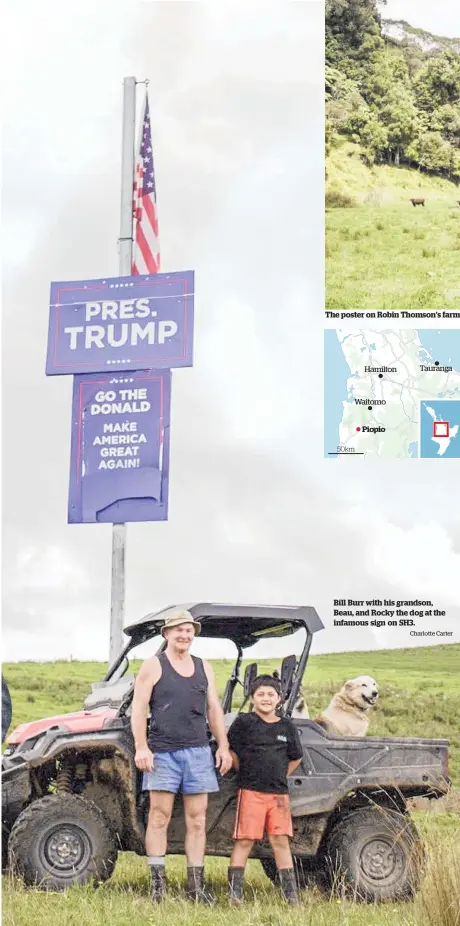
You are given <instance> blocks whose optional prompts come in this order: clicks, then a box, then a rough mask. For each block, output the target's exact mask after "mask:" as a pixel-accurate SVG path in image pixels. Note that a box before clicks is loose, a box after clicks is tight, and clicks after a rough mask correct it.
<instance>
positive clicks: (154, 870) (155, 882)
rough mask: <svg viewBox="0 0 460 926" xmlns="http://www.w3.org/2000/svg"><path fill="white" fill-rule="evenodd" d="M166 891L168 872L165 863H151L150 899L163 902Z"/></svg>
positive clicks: (154, 901)
mask: <svg viewBox="0 0 460 926" xmlns="http://www.w3.org/2000/svg"><path fill="white" fill-rule="evenodd" d="M165 892H166V872H165V866H164V865H150V900H151V901H152V903H161V901H162V900H163V897H164V895H165Z"/></svg>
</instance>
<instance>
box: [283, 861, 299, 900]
mask: <svg viewBox="0 0 460 926" xmlns="http://www.w3.org/2000/svg"><path fill="white" fill-rule="evenodd" d="M278 877H279V881H280V887H281V893H282V895H283V897H284V899H285V900H286V901H287V903H289V904H297V903H298V902H299V896H298V894H297V882H296V878H295V871H294V869H293V868H280V869H279V871H278Z"/></svg>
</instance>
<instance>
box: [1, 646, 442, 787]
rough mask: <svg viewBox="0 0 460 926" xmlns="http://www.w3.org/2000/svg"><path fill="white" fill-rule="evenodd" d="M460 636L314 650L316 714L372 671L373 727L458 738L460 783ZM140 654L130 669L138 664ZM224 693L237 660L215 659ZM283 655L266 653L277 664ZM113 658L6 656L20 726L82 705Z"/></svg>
mask: <svg viewBox="0 0 460 926" xmlns="http://www.w3.org/2000/svg"><path fill="white" fill-rule="evenodd" d="M459 663H460V644H451V645H444V646H433V647H421V648H414V649H404V650H379V651H375V652H374V651H373V652H369V653H332V654H329V655H321V656H312V657H311V658H310V661H309V664H308V668H307V672H306V674H305V679H304V683H305V692H306V699H307V703H308V707H309V712H310V716H313V717H314V716H315V714H316V713H318V712H319V710H321V708H323V707H325V706H326V704H327V703H328V702H329V700H330V698H331V697H332V695H333V694H334V692H335V691H337V689H338V688H339V687H340V686H341V685H342V684H343V682H344V681H346V679H347V678H353V677H354V676H356V675H363V674H365V675H372V676H373V677H374V678H376V679H377V681H378V683H379V685H380V692H381V694H380V699H379V702H378V704H377V707H376V708H375V709H374V710H373V712H372V719H371V725H370V734H374V735H380V734H381V735H386V736H395V735H403V736H424V737H446V738H447V739H450V741H451V744H452V745H451V760H450V773H451V776H452V779H453V781H454V782H455V783H456V784H457V785H460V752H459V747H460V729H459V724H458V717H459V716H460V678H459V673H458V665H459ZM139 665H140V663H139V662H133V663H132V665H131V669H130V671H134V672H137V671H138V668H139ZM213 665H214V668H215V672H216V677H217V686H218V689H219V692H221V693H222V691H223V689H224V685H225V682H226V680H227V678H228V676H229V673H230V671H231V667H232V661H231V660H224V659H220V660H213ZM277 665H279V662H278V663H277V662H276V661H275V660H271V661H260V662H259V671H273V669H274V668H276V666H277ZM105 671H106V665H105V664H103V663H97V662H50V663H34V662H24V663H6V664H4V666H3V672H4V675H5V677H6V679H7V681H8V684H9V686H10V691H11V695H12V699H13V709H14V714H13V726H15V725H16V724H18V723H22V722H23V721H25V720H36V719H39V718H41V717H47V716H50V715H52V714H58V713H65V712H67V711H73V710H79V709H80V708H81V707H82V704H83V700H84V698H85V696H86V694H87V693H88V692H89V690H90V685H91V682H92V681H100V680H101V678H102V677H103V675H104V672H105Z"/></svg>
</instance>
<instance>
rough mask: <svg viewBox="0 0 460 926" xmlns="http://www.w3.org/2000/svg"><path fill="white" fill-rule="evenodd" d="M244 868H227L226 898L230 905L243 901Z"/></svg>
mask: <svg viewBox="0 0 460 926" xmlns="http://www.w3.org/2000/svg"><path fill="white" fill-rule="evenodd" d="M243 882H244V868H229V869H228V899H229V901H230V903H231V904H232V905H235V906H236V905H238V906H239V904H240V903H242V902H243Z"/></svg>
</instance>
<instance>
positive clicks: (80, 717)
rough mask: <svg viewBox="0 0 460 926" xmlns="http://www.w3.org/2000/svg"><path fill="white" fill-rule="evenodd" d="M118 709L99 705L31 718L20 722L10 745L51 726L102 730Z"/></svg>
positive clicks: (69, 729) (76, 729) (9, 742)
mask: <svg viewBox="0 0 460 926" xmlns="http://www.w3.org/2000/svg"><path fill="white" fill-rule="evenodd" d="M116 715H117V711H116V710H115V709H114V708H113V707H99V708H96V709H95V710H93V711H74V712H73V713H71V714H57V715H56V716H55V717H45V718H44V719H43V720H31V721H29V722H28V723H20V724H19V725H18V726H17V727H15V729H14V730H13V731H12V732H11V733H10V735H9V736H8V737H7V740H6V742H7V744H8V745H9V746H17V745H19V743H23V742H24V740H27V739H30V737H32V736H38V734H39V733H43V731H44V730H47V729H48V728H49V727H57V726H59V727H65V729H66V730H68V731H69V733H90V732H92V731H94V730H102V727H103V726H105V724H106V723H107V721H108V720H113V718H114V717H116Z"/></svg>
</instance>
